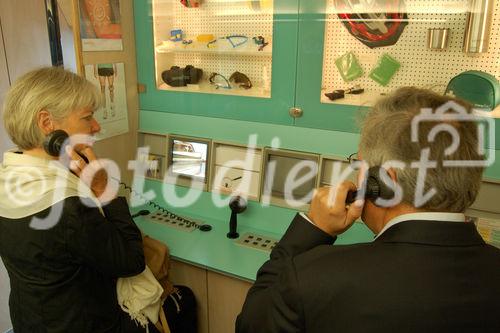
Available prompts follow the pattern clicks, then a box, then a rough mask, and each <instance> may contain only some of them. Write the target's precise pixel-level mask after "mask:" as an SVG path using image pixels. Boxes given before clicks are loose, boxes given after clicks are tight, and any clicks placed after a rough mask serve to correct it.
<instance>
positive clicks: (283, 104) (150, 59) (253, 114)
mask: <svg viewBox="0 0 500 333" xmlns="http://www.w3.org/2000/svg"><path fill="white" fill-rule="evenodd" d="M298 3H299V0H274V12H273V15H272V17H273V28H272V32H273V43H272V72H271V77H272V80H271V81H272V83H271V90H270V98H260V97H247V96H231V95H223V94H210V93H197V92H181V91H172V90H159V89H157V87H156V79H155V75H156V74H155V56H154V55H155V50H154V22H153V3H152V1H151V0H134V15H135V31H136V52H137V69H138V82H139V83H140V84H143V85H145V87H146V91H145V92H144V93H141V94H140V97H139V98H140V109H141V110H150V111H160V112H170V113H180V114H187V115H196V116H204V117H216V118H229V119H238V120H245V121H254V122H265V123H275V124H284V125H293V118H292V117H290V115H289V109H290V108H291V107H293V106H294V104H295V82H296V81H295V78H296V68H297V41H298V8H299V4H298ZM202 6H203V4H202ZM187 10H197V9H193V8H190V9H187ZM215 18H216V19H217V20H219V21H220V22H216V23H214V26H216V25H217V24H225V23H226V22H224V20H231V19H234V17H232V16H231V15H219V16H216V17H215ZM247 19H251V18H247ZM157 23H160V22H157ZM155 24H156V23H155ZM206 33H211V32H210V31H207V32H206ZM235 33H238V32H237V31H236V32H235ZM255 34H258V32H255ZM248 42H249V43H253V41H252V40H251V39H249V41H248ZM218 43H221V42H218ZM193 65H195V64H193ZM181 67H182V66H181Z"/></svg>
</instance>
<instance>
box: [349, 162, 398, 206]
mask: <svg viewBox="0 0 500 333" xmlns="http://www.w3.org/2000/svg"><path fill="white" fill-rule="evenodd" d="M381 174H386V175H387V177H388V178H389V179H390V176H389V174H388V173H387V171H386V170H385V169H384V168H382V167H380V166H374V167H371V168H369V169H368V171H367V175H366V178H365V182H366V190H365V193H364V198H365V199H368V200H370V201H371V202H373V203H375V201H377V199H379V198H380V199H384V200H390V199H392V198H394V195H395V193H394V190H393V189H392V188H391V187H389V186H388V185H387V184H386V183H385V182H384V181H383V180H382V179H381ZM358 192H359V191H349V193H347V198H346V204H351V203H353V202H354V201H355V200H356V197H357V196H358Z"/></svg>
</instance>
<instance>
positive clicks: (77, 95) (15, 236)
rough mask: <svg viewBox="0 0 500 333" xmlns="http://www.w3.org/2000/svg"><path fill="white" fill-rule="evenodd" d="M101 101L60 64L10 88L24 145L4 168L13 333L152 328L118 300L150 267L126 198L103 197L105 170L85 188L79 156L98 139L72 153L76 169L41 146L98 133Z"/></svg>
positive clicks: (2, 201)
mask: <svg viewBox="0 0 500 333" xmlns="http://www.w3.org/2000/svg"><path fill="white" fill-rule="evenodd" d="M99 103H100V94H99V91H98V90H97V89H96V88H95V87H94V86H93V85H92V84H91V83H89V82H88V81H86V80H85V79H84V78H82V77H80V76H77V75H75V74H73V73H70V72H67V71H65V70H63V69H59V68H42V69H39V70H35V71H33V72H30V73H28V74H25V75H24V76H23V77H21V78H20V79H19V80H18V81H17V82H15V83H14V85H13V86H12V87H11V89H10V91H9V92H8V94H7V96H6V100H5V107H4V123H5V128H6V130H7V132H8V134H9V136H10V138H11V140H12V141H13V142H14V143H15V144H16V145H17V147H18V148H17V149H16V150H14V151H8V152H6V153H5V154H4V160H3V164H2V165H1V166H0V256H1V257H2V260H3V262H4V264H5V267H6V268H7V271H8V273H9V277H10V284H11V294H10V301H9V305H10V314H11V319H12V324H13V327H14V331H15V332H16V333H24V332H26V333H36V332H79V333H83V332H89V333H90V332H92V333H97V332H144V331H145V329H144V328H142V327H141V326H138V325H137V324H136V323H135V322H134V321H133V320H132V319H131V317H130V316H129V315H128V314H127V313H125V312H124V311H122V309H121V308H120V306H119V304H118V300H117V289H116V281H117V279H118V278H123V277H129V276H135V275H137V274H139V273H141V272H143V271H144V270H145V261H144V252H143V247H142V237H141V232H140V231H139V229H138V228H137V226H136V225H135V224H134V222H133V220H132V218H131V217H130V214H129V208H128V206H127V202H126V201H125V199H124V198H116V197H114V196H113V195H107V196H106V191H105V189H106V183H107V176H106V174H105V173H103V172H98V173H97V176H96V177H95V178H94V180H93V181H92V182H90V181H87V180H84V181H86V182H87V183H86V184H84V185H86V186H81V181H82V179H84V178H85V177H79V176H82V170H83V169H84V167H85V166H87V163H86V162H85V161H84V159H83V158H82V157H80V155H83V156H85V157H86V159H88V160H89V162H93V161H96V156H95V155H94V153H93V150H92V148H91V145H92V140H88V141H87V142H84V143H83V144H79V145H74V146H73V147H72V149H69V150H68V151H67V152H68V154H69V158H68V159H70V160H71V163H70V165H71V171H72V172H70V171H69V170H68V169H67V168H66V166H65V165H64V164H62V163H60V162H59V159H58V156H52V155H50V154H49V153H48V151H47V150H45V149H44V146H43V143H44V141H45V139H46V137H47V136H48V135H50V134H51V133H52V132H54V131H55V130H64V131H66V132H67V133H68V134H69V135H70V136H75V135H86V136H88V137H92V136H93V135H94V134H96V133H97V132H99V130H100V126H99V124H98V122H97V121H96V120H95V118H94V112H95V110H96V109H97V108H98V107H99ZM45 142H46V141H45ZM77 152H78V153H77ZM96 163H97V162H96ZM96 163H94V164H96ZM97 164H98V163H97ZM91 165H92V164H89V167H90V166H91ZM80 186H81V189H82V190H79V189H80ZM85 189H87V190H85ZM104 203H107V204H104ZM151 326H153V325H151ZM150 332H156V329H155V328H154V327H150Z"/></svg>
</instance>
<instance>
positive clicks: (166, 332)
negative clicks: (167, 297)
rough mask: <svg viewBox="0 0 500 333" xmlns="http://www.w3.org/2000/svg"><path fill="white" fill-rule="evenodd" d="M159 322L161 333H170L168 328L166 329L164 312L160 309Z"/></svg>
mask: <svg viewBox="0 0 500 333" xmlns="http://www.w3.org/2000/svg"><path fill="white" fill-rule="evenodd" d="M160 322H161V327H162V328H163V333H170V327H168V322H167V317H166V316H165V310H163V307H160Z"/></svg>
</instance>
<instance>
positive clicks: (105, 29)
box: [79, 0, 123, 51]
mask: <svg viewBox="0 0 500 333" xmlns="http://www.w3.org/2000/svg"><path fill="white" fill-rule="evenodd" d="M79 4H80V35H81V38H82V49H83V51H121V50H123V43H122V25H121V14H120V0H79Z"/></svg>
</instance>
